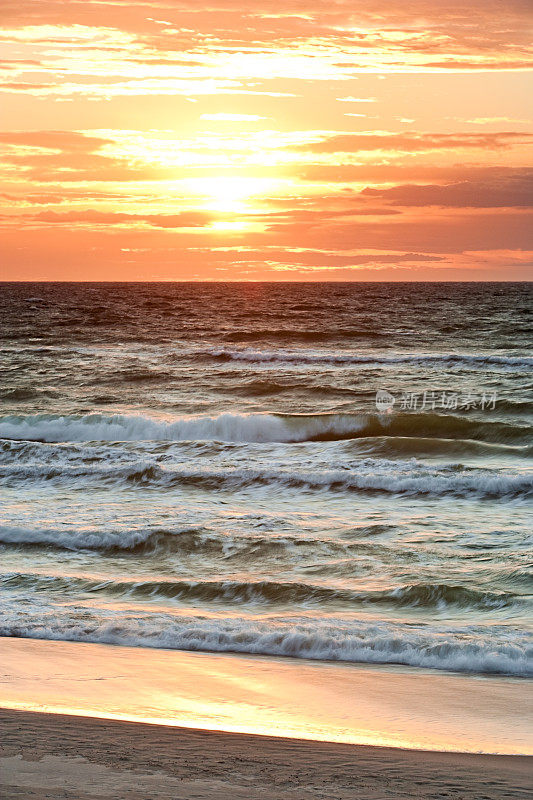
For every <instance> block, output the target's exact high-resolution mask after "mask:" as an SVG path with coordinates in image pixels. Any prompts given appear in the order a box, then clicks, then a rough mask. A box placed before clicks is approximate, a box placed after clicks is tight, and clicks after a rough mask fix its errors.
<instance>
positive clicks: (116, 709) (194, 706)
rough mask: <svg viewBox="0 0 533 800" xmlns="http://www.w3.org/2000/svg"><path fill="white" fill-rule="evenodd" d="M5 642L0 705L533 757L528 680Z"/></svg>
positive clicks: (182, 725)
mask: <svg viewBox="0 0 533 800" xmlns="http://www.w3.org/2000/svg"><path fill="white" fill-rule="evenodd" d="M0 646H1V649H2V662H1V666H0V707H1V708H5V709H12V710H14V711H16V710H19V711H38V712H50V713H54V714H66V715H73V716H79V717H94V718H101V719H108V720H118V721H129V722H137V723H154V724H160V725H163V726H164V725H170V726H172V727H174V726H175V727H179V728H181V729H202V730H212V731H219V732H221V733H222V732H228V733H232V732H233V733H242V734H256V735H266V736H276V737H283V738H289V739H295V740H298V739H305V740H311V741H325V742H337V743H344V744H351V745H371V746H380V747H393V748H404V749H409V750H426V751H440V752H444V751H448V752H458V753H462V752H467V753H468V752H470V753H485V754H493V755H496V754H500V755H533V747H532V743H531V736H530V726H529V709H530V708H531V702H530V700H531V693H530V684H529V682H527V681H525V680H523V679H518V678H502V677H501V676H482V675H465V674H457V673H456V674H451V673H446V672H443V671H437V670H423V669H418V670H413V669H408V668H405V667H400V666H394V665H373V664H348V663H339V662H324V661H309V660H305V659H291V658H285V659H283V658H272V657H264V656H260V655H254V656H244V655H241V654H228V653H206V652H189V651H180V650H160V649H156V648H141V647H124V646H121V645H107V644H92V643H86V642H66V641H49V640H38V639H17V638H9V637H5V638H2V640H1V644H0ZM80 724H81V723H80Z"/></svg>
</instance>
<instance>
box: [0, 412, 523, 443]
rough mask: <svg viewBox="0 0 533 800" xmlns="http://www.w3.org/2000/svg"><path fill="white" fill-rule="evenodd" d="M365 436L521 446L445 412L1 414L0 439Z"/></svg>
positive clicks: (498, 431)
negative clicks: (159, 415) (173, 415)
mask: <svg viewBox="0 0 533 800" xmlns="http://www.w3.org/2000/svg"><path fill="white" fill-rule="evenodd" d="M370 436H411V437H423V438H428V437H438V438H443V439H450V438H451V439H454V438H461V439H476V440H484V441H489V442H501V443H513V442H515V443H518V444H524V442H526V441H529V440H530V437H531V432H530V429H529V427H527V426H523V425H512V424H506V423H503V422H499V421H492V420H487V421H479V420H476V419H473V418H470V417H468V416H466V415H465V416H459V415H455V416H454V415H451V414H450V415H448V414H433V413H427V414H424V413H422V414H416V413H397V414H390V415H386V414H306V415H304V414H266V413H255V414H237V413H234V414H231V413H224V414H219V415H218V416H183V417H179V418H176V419H174V420H169V421H167V420H160V419H155V418H152V417H143V416H126V415H120V414H116V415H113V416H106V415H104V414H87V415H81V416H74V415H72V416H60V415H54V414H33V415H32V414H28V415H9V416H0V439H14V440H18V441H20V440H23V441H41V442H89V441H117V442H118V441H176V442H178V441H226V442H241V443H246V442H250V443H268V442H281V443H296V442H306V441H335V440H342V439H356V438H361V437H370Z"/></svg>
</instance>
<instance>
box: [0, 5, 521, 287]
mask: <svg viewBox="0 0 533 800" xmlns="http://www.w3.org/2000/svg"><path fill="white" fill-rule="evenodd" d="M532 18H533V11H532V7H531V3H530V0H506V2H501V1H500V0H442V1H441V0H439V1H438V2H436V1H435V0H403V2H399V0H391V1H389V2H385V0H360V2H355V0H349V1H348V0H308V1H307V2H302V1H300V0H285V2H280V0H248V1H247V2H245V3H243V2H240V3H237V2H235V0H205V2H192V0H183V1H180V0H2V3H1V5H0V21H1V23H2V26H1V27H2V30H1V32H0V41H1V46H0V76H1V82H2V85H1V87H0V91H1V92H2V94H1V99H0V103H1V108H2V115H1V132H0V145H1V152H2V156H1V162H2V163H1V169H2V189H1V195H0V197H1V201H0V202H1V204H2V207H1V209H0V215H1V225H2V233H1V237H2V245H1V253H0V257H1V261H2V265H3V268H2V279H3V280H222V281H225V280H277V281H279V280H290V281H294V280H380V281H381V280H385V281H388V280H506V279H507V280H524V279H530V278H531V276H532V274H533V270H532V265H533V244H532V239H533V225H532V221H531V206H532V205H533V167H531V166H529V167H528V164H529V165H531V163H532V161H531V148H532V143H533V122H532V108H533V103H532V100H531V98H532V96H533V92H532V88H533V85H532V79H531V74H532V73H531V70H532V69H533V48H532V47H531V41H532V36H531V33H532V31H531V27H532V26H531V21H532Z"/></svg>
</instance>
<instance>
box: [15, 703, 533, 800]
mask: <svg viewBox="0 0 533 800" xmlns="http://www.w3.org/2000/svg"><path fill="white" fill-rule="evenodd" d="M0 723H1V728H2V749H1V758H0V770H1V783H2V797H4V798H6V800H89V798H95V797H99V798H104V799H106V798H109V800H118V799H119V798H123V799H124V800H149V799H150V798H154V800H155V798H157V800H167V799H168V800H170V798H172V800H182V799H183V800H185V799H186V800H189V799H190V800H192V798H198V800H201V799H202V798H205V800H226V799H227V800H241V798H242V800H311V798H313V799H314V798H320V799H321V800H322V798H323V799H324V800H326V799H327V800H333V798H335V800H345V799H347V798H353V800H356V799H357V800H384V798H424V800H433V799H434V800H443V798H457V800H459V798H460V800H503V799H504V798H513V800H519V798H526V797H530V796H531V795H530V794H529V793H528V785H530V778H531V767H532V759H531V758H527V757H522V756H487V755H476V754H468V753H462V754H457V753H433V752H423V751H409V750H399V749H393V748H379V747H364V746H354V745H345V744H337V743H328V742H309V741H302V740H297V739H282V738H275V737H267V736H251V735H246V734H235V733H220V732H211V731H199V730H191V729H184V728H178V727H170V726H163V725H148V724H144V723H134V722H118V721H111V720H103V719H91V718H86V717H69V716H63V715H58V714H39V713H32V712H25V711H5V710H4V711H1V712H0ZM528 779H529V780H528Z"/></svg>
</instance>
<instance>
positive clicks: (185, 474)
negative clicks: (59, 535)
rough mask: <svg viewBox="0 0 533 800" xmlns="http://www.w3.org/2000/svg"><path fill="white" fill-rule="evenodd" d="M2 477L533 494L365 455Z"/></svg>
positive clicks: (4, 476) (485, 477)
mask: <svg viewBox="0 0 533 800" xmlns="http://www.w3.org/2000/svg"><path fill="white" fill-rule="evenodd" d="M0 480H2V481H3V482H7V483H8V484H11V485H12V484H14V483H17V482H30V483H35V482H36V481H45V482H48V483H52V484H58V485H63V484H68V485H71V486H73V485H77V484H78V485H85V486H87V485H88V484H91V483H98V484H103V485H106V486H119V487H120V486H123V487H125V488H127V487H134V486H142V487H145V488H158V489H167V490H168V489H172V488H176V487H180V486H185V487H192V488H197V489H201V490H207V491H213V490H217V489H219V490H221V489H226V490H233V491H235V490H244V489H248V488H253V487H257V488H260V487H270V486H272V487H276V486H277V487H283V488H293V489H305V490H313V491H329V492H370V493H373V492H375V493H385V494H398V495H410V496H425V495H428V496H447V495H451V496H456V497H467V496H475V497H487V498H507V499H512V498H527V497H529V496H531V495H532V494H533V474H528V473H526V472H523V473H522V472H508V471H504V470H488V469H481V468H479V469H476V468H468V469H465V468H462V467H458V466H456V465H451V466H448V467H446V466H444V467H441V468H437V467H430V466H425V465H423V464H421V463H417V462H416V461H415V460H414V459H413V460H412V462H398V461H388V460H386V459H381V460H378V459H361V461H360V462H353V463H352V464H351V465H350V466H346V467H345V468H344V469H336V470H334V469H324V470H320V471H319V470H317V471H305V470H303V469H300V468H297V467H296V466H294V467H284V468H282V469H272V468H262V467H257V468H246V467H229V468H228V467H226V468H221V469H218V470H217V469H206V468H203V469H202V468H200V469H186V468H185V469H184V468H181V467H169V466H165V465H162V464H159V463H156V462H142V461H139V462H136V463H134V464H131V465H118V466H113V465H105V464H104V465H92V464H80V465H69V464H65V465H61V464H59V465H56V466H54V465H42V464H35V465H28V464H23V465H18V464H14V465H8V466H4V465H2V466H0Z"/></svg>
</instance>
